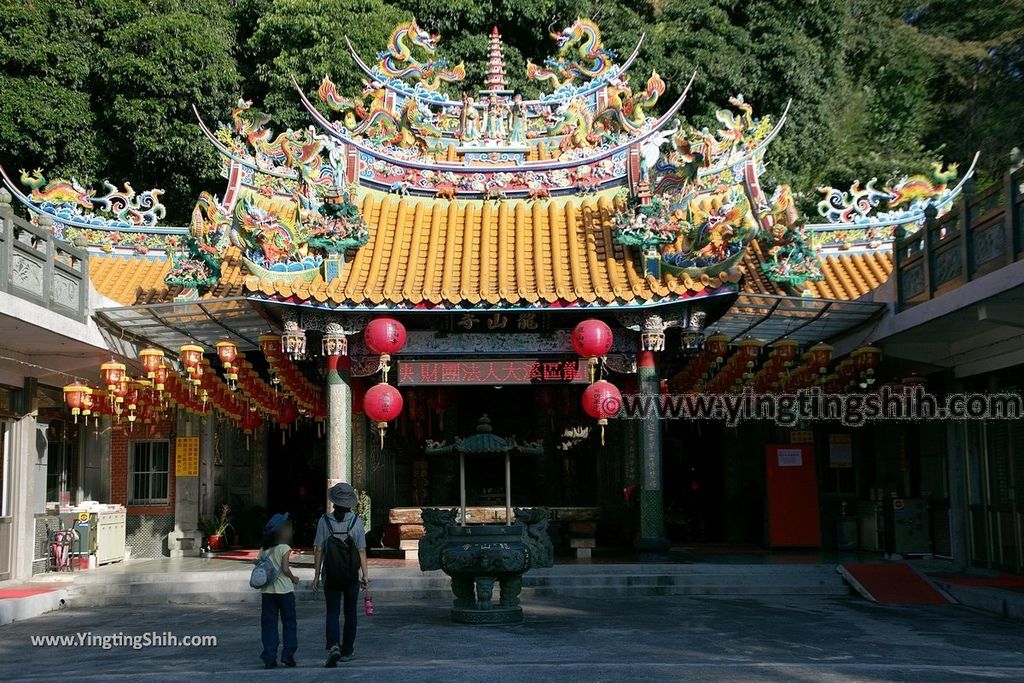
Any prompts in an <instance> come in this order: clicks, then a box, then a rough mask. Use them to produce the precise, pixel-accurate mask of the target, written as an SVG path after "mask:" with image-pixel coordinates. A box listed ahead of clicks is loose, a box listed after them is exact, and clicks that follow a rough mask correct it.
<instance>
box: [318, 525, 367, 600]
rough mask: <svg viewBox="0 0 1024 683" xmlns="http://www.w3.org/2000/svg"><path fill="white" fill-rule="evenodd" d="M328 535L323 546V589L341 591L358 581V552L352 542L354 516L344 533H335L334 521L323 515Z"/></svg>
mask: <svg viewBox="0 0 1024 683" xmlns="http://www.w3.org/2000/svg"><path fill="white" fill-rule="evenodd" d="M324 520H325V521H326V522H327V528H328V530H329V531H330V535H329V536H328V537H327V544H326V545H325V546H324V589H325V590H329V591H336V590H342V589H344V588H347V587H348V586H351V585H353V584H355V583H357V582H358V581H359V565H360V562H359V550H358V549H357V548H356V544H355V542H354V541H353V540H352V533H351V532H352V527H354V526H355V524H356V516H355V515H354V514H353V515H352V520H351V521H350V522H349V524H348V529H346V530H345V531H335V530H334V526H333V523H334V521H335V520H333V519H332V518H331V516H330V515H329V514H327V515H324Z"/></svg>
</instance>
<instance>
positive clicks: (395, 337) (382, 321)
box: [365, 318, 406, 356]
mask: <svg viewBox="0 0 1024 683" xmlns="http://www.w3.org/2000/svg"><path fill="white" fill-rule="evenodd" d="M405 337H406V334H405V326H404V325H402V323H400V322H398V321H397V320H395V319H394V318H374V319H373V320H371V321H370V323H369V324H368V325H367V326H366V332H365V340H366V348H368V349H370V350H371V351H373V352H374V353H377V354H380V355H381V356H390V355H392V354H395V353H398V352H399V351H401V350H402V347H403V346H405Z"/></svg>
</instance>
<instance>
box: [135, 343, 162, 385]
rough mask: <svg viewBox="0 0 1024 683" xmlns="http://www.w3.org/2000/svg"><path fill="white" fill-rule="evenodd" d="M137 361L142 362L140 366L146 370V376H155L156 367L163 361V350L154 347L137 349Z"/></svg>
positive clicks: (150, 377)
mask: <svg viewBox="0 0 1024 683" xmlns="http://www.w3.org/2000/svg"><path fill="white" fill-rule="evenodd" d="M139 362H140V363H142V368H143V370H145V371H146V377H147V378H148V379H153V378H154V377H156V371H157V368H159V367H160V366H161V365H162V364H163V362H164V352H163V351H161V350H160V349H154V348H145V349H142V350H141V351H139Z"/></svg>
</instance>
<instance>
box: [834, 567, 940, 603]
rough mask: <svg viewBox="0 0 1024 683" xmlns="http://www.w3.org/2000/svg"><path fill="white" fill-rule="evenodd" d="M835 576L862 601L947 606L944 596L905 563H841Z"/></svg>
mask: <svg viewBox="0 0 1024 683" xmlns="http://www.w3.org/2000/svg"><path fill="white" fill-rule="evenodd" d="M839 573H840V574H842V575H843V578H845V579H846V581H847V582H848V583H850V585H852V586H853V587H854V588H855V589H857V592H859V593H860V594H861V595H863V596H864V597H865V598H867V599H868V600H873V601H875V602H880V603H882V604H885V605H948V604H949V600H948V599H947V598H946V596H944V595H943V594H942V593H940V592H939V591H937V590H935V588H933V587H932V585H931V584H930V583H928V581H926V580H925V579H924V577H922V576H921V575H920V574H918V573H917V572H916V571H914V569H913V568H912V567H910V566H909V565H906V564H901V563H898V562H892V563H880V564H843V565H839Z"/></svg>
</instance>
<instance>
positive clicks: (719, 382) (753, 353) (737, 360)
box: [696, 339, 760, 394]
mask: <svg viewBox="0 0 1024 683" xmlns="http://www.w3.org/2000/svg"><path fill="white" fill-rule="evenodd" d="M716 351H719V352H721V354H722V355H716V357H715V361H716V362H715V363H714V364H713V365H712V367H711V368H709V370H708V372H707V374H706V375H705V376H706V377H707V379H705V380H704V381H702V382H698V384H697V387H696V388H697V390H698V391H703V392H706V393H710V394H727V393H730V392H733V391H738V390H740V389H741V388H742V387H743V380H744V375H745V374H747V373H749V372H751V371H752V369H753V365H756V361H757V354H758V353H760V342H758V341H757V340H753V339H744V340H743V341H741V342H740V343H739V344H737V346H736V350H735V351H733V353H731V354H729V355H728V356H727V357H726V356H724V353H725V352H724V350H721V349H716ZM723 357H724V359H725V360H724V362H719V361H718V359H719V358H723Z"/></svg>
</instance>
